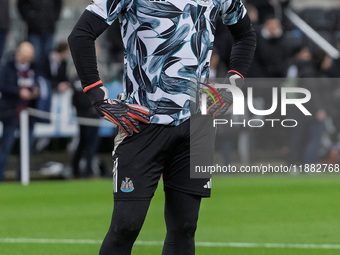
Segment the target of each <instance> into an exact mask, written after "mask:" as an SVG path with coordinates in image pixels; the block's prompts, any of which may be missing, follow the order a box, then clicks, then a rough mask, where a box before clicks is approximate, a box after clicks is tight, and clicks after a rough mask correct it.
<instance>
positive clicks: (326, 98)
mask: <svg viewBox="0 0 340 255" xmlns="http://www.w3.org/2000/svg"><path fill="white" fill-rule="evenodd" d="M287 76H288V77H289V78H300V79H298V80H295V81H296V82H295V83H296V86H298V87H300V88H306V89H308V90H309V91H310V92H311V95H312V97H311V100H310V101H309V102H308V103H306V104H305V107H306V108H307V109H308V110H309V111H310V112H311V114H312V116H305V115H304V114H302V113H301V112H300V111H299V110H297V109H296V108H294V109H293V107H295V106H293V105H290V106H288V107H287V112H288V113H290V117H291V118H292V119H296V120H297V121H298V125H297V126H296V127H294V128H292V129H291V130H290V131H291V133H290V137H289V144H288V149H289V151H288V164H299V163H303V164H312V163H317V162H318V160H319V149H320V147H321V138H322V135H323V133H324V131H325V120H326V118H327V115H328V113H329V112H331V111H332V109H331V107H332V105H331V102H332V99H331V98H332V95H331V93H332V90H331V88H330V87H328V86H327V84H326V83H325V81H322V80H320V79H318V80H317V79H313V77H318V76H319V70H318V68H317V66H316V65H315V63H314V62H313V58H312V54H311V51H310V50H309V49H308V48H306V47H303V48H301V49H300V50H298V51H297V53H296V54H295V58H294V63H292V65H291V66H290V67H289V68H288V75H287ZM301 78H303V79H301ZM321 84H322V86H321Z"/></svg>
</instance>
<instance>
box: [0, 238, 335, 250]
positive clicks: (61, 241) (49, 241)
mask: <svg viewBox="0 0 340 255" xmlns="http://www.w3.org/2000/svg"><path fill="white" fill-rule="evenodd" d="M0 243H34V244H101V243H102V240H89V239H38V238H37V239H35V238H0ZM135 244H136V245H144V246H160V245H163V242H162V241H136V243H135ZM196 246H197V247H231V248H281V249H323V250H340V244H284V243H221V242H196Z"/></svg>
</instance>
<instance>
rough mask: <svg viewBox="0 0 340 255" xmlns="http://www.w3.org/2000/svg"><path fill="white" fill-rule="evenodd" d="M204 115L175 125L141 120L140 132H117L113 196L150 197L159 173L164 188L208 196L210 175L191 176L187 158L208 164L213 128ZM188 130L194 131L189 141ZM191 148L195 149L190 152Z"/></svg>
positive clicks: (141, 198) (114, 152)
mask: <svg viewBox="0 0 340 255" xmlns="http://www.w3.org/2000/svg"><path fill="white" fill-rule="evenodd" d="M204 117H206V116H201V118H197V117H196V118H195V120H193V118H192V119H191V120H187V121H185V122H184V123H182V124H180V125H178V126H169V125H160V124H148V125H147V124H141V132H140V133H138V134H134V135H132V136H130V137H126V136H125V134H124V133H123V132H119V134H118V135H117V136H116V138H115V148H114V151H113V163H114V167H113V183H114V199H116V200H144V199H145V200H146V199H150V198H152V196H153V194H154V192H155V190H156V188H157V184H158V181H159V180H160V178H161V175H162V174H163V183H164V189H167V188H170V189H173V190H177V191H181V192H184V193H188V194H194V195H199V196H202V197H209V196H210V191H211V184H210V183H211V178H210V175H209V176H207V175H205V176H204V177H202V178H191V176H190V162H195V159H197V162H202V159H204V162H205V163H206V164H208V165H211V164H212V161H213V149H214V148H213V146H214V144H213V142H212V141H213V140H214V130H213V128H212V124H211V122H210V121H206V118H204ZM190 126H191V128H190ZM190 133H191V134H193V133H194V135H191V141H190ZM192 137H195V139H193V138H192ZM208 144H209V146H207V145H208ZM190 145H191V146H190ZM193 148H195V149H194V151H195V153H193V155H191V156H190V149H191V150H192V151H193ZM200 148H202V149H200ZM198 151H201V152H203V153H197V152H198ZM190 158H191V160H190ZM207 162H208V163H207Z"/></svg>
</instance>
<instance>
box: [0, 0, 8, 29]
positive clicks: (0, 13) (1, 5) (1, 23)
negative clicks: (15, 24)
mask: <svg viewBox="0 0 340 255" xmlns="http://www.w3.org/2000/svg"><path fill="white" fill-rule="evenodd" d="M9 24H10V20H9V0H1V1H0V29H3V30H5V31H8V30H9Z"/></svg>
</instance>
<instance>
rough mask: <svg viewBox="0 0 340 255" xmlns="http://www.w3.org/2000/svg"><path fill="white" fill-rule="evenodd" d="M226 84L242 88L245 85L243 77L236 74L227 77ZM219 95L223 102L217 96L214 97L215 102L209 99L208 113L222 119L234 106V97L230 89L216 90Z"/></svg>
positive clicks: (232, 73) (230, 73) (231, 73)
mask: <svg viewBox="0 0 340 255" xmlns="http://www.w3.org/2000/svg"><path fill="white" fill-rule="evenodd" d="M226 83H229V84H231V85H233V86H237V87H239V88H242V86H243V84H244V80H243V77H241V76H240V75H239V74H237V73H235V72H229V73H228V75H227V79H226ZM216 91H217V94H218V95H219V96H220V99H221V102H222V104H221V103H220V101H219V99H218V98H217V95H215V94H214V95H213V96H214V100H215V102H214V100H213V99H212V98H211V97H209V98H208V100H207V106H208V109H207V112H208V114H209V115H212V116H213V118H221V117H225V115H226V114H227V112H228V110H229V108H230V107H231V106H232V105H233V95H232V93H231V92H230V90H228V89H216Z"/></svg>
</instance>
